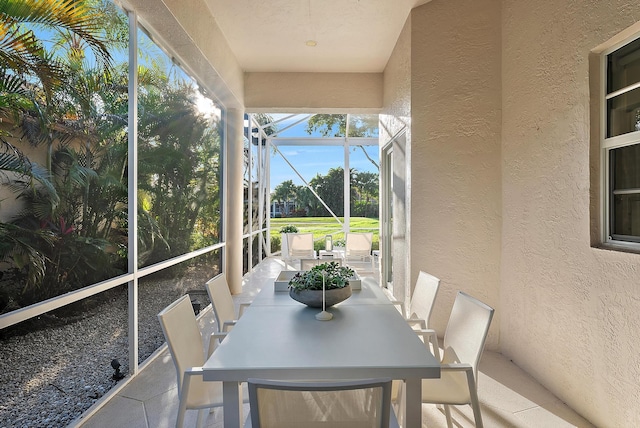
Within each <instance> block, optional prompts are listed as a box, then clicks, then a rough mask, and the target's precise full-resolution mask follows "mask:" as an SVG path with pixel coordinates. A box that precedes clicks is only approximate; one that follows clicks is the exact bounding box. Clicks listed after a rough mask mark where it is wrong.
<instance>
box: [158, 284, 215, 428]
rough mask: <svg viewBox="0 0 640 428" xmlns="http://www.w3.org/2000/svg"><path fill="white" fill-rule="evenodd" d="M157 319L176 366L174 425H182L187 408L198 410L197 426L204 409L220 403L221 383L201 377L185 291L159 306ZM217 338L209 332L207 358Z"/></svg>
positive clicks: (196, 332)
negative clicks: (176, 415) (180, 295)
mask: <svg viewBox="0 0 640 428" xmlns="http://www.w3.org/2000/svg"><path fill="white" fill-rule="evenodd" d="M158 320H159V321H160V325H161V326H162V332H163V333H164V337H165V339H166V341H167V344H168V346H169V352H170V353H171V358H172V359H173V363H174V365H175V367H176V375H177V380H178V396H179V397H180V404H179V407H178V417H177V418H176V427H177V428H182V426H183V424H184V417H185V413H186V411H187V410H188V409H198V410H199V412H198V421H197V425H198V427H200V426H201V425H202V421H203V417H204V415H205V413H206V412H205V411H204V409H208V408H213V407H219V406H222V383H221V382H204V381H203V380H202V370H201V367H202V365H203V364H204V362H205V353H204V346H203V342H202V335H201V334H200V329H199V328H198V322H197V320H196V316H195V314H194V312H193V306H192V305H191V300H190V299H189V295H185V296H182V297H181V298H179V299H178V300H176V301H175V302H173V303H172V304H171V305H169V306H167V307H166V308H165V309H163V310H162V311H161V312H160V313H159V314H158ZM220 338H221V336H220V335H219V333H214V334H213V335H211V338H210V340H209V350H208V352H207V355H206V357H207V358H208V357H209V356H210V355H211V354H212V353H213V352H214V350H215V347H216V345H217V344H218V340H219V339H220Z"/></svg>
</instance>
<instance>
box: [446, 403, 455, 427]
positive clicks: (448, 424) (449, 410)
mask: <svg viewBox="0 0 640 428" xmlns="http://www.w3.org/2000/svg"><path fill="white" fill-rule="evenodd" d="M444 414H445V416H446V417H447V428H453V422H452V421H451V409H450V408H449V405H448V404H445V405H444Z"/></svg>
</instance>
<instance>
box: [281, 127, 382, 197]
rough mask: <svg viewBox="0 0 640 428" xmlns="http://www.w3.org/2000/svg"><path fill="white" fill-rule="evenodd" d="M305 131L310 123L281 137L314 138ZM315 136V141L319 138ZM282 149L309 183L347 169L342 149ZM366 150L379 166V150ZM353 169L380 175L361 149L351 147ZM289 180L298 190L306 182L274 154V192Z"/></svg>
mask: <svg viewBox="0 0 640 428" xmlns="http://www.w3.org/2000/svg"><path fill="white" fill-rule="evenodd" d="M274 116H275V115H274ZM284 126H285V125H281V127H284ZM305 127H306V123H304V122H303V123H301V124H299V125H297V126H295V127H293V128H291V129H289V130H287V131H285V132H283V133H281V134H280V135H279V136H281V137H294V136H299V137H309V136H310V135H309V134H307V132H306V131H305ZM311 136H312V137H315V136H317V135H311ZM279 149H280V151H281V152H282V154H283V155H284V156H285V157H286V158H287V159H288V160H289V162H291V163H292V164H293V165H294V166H295V167H296V169H297V170H298V172H299V173H300V174H302V176H303V177H304V178H305V180H307V181H309V180H311V179H312V178H313V177H315V176H316V175H317V174H320V175H326V174H327V172H328V171H329V169H331V168H337V167H344V148H343V147H342V146H280V147H279ZM365 149H366V151H367V153H368V154H369V156H370V157H371V158H372V159H374V160H375V161H376V163H378V164H379V162H378V147H377V146H366V147H365ZM349 167H350V168H352V169H356V170H358V171H360V172H362V171H367V172H375V173H378V172H379V171H378V170H377V169H376V167H375V166H374V165H373V164H372V163H371V161H369V159H367V157H366V156H365V155H364V153H363V152H362V149H361V148H359V147H351V149H350V158H349ZM286 180H292V181H293V183H294V184H296V185H298V186H300V185H302V184H303V182H302V180H301V179H300V178H299V177H298V175H297V174H296V173H295V172H294V171H292V170H291V167H290V166H289V165H288V164H287V163H286V162H285V161H284V160H283V159H282V157H281V156H280V155H279V154H277V153H276V154H272V155H271V177H270V181H271V191H273V189H274V188H275V187H276V186H277V185H278V184H280V183H282V182H283V181H286Z"/></svg>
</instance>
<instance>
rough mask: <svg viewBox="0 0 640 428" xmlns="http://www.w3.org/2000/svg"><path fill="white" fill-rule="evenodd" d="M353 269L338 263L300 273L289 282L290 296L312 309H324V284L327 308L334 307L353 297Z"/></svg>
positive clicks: (326, 264) (330, 263)
mask: <svg viewBox="0 0 640 428" xmlns="http://www.w3.org/2000/svg"><path fill="white" fill-rule="evenodd" d="M354 274H355V272H354V270H353V269H351V268H349V267H347V266H340V265H339V264H338V263H336V262H327V263H322V264H319V265H317V266H313V267H312V268H311V270H308V271H302V272H298V273H297V274H295V275H294V276H293V278H291V280H290V281H289V296H291V298H292V299H293V300H297V301H298V302H300V303H304V304H305V305H307V306H310V307H312V308H322V283H323V281H324V288H325V307H327V308H328V307H329V306H333V305H335V304H337V303H340V302H342V301H344V300H346V299H348V298H349V297H350V296H351V285H349V279H350V278H352V277H353V276H354Z"/></svg>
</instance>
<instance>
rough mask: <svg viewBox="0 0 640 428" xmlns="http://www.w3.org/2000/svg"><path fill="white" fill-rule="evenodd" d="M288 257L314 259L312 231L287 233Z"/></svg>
mask: <svg viewBox="0 0 640 428" xmlns="http://www.w3.org/2000/svg"><path fill="white" fill-rule="evenodd" d="M287 240H288V245H289V258H292V259H315V258H316V251H315V250H314V249H313V233H288V234H287Z"/></svg>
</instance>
